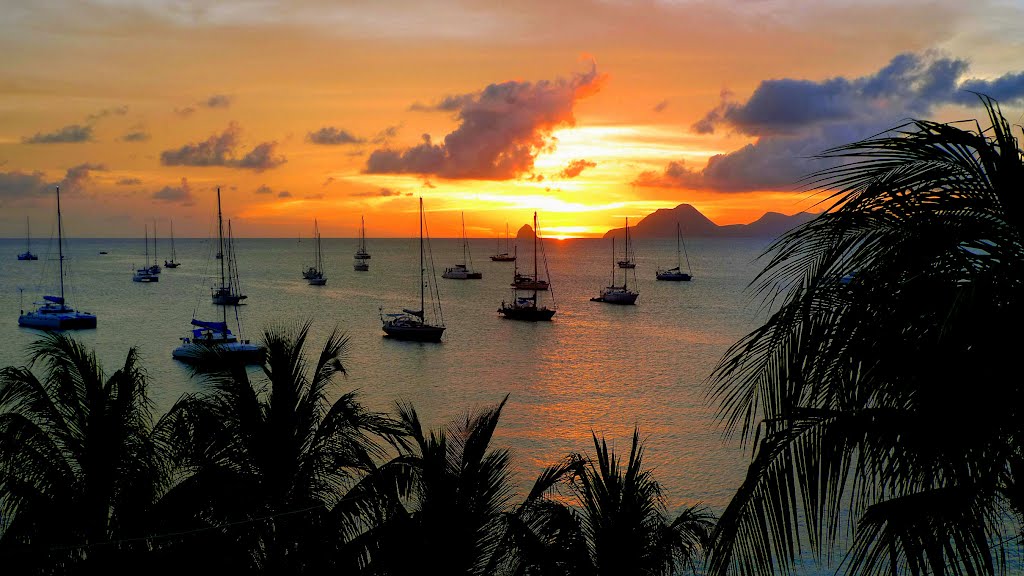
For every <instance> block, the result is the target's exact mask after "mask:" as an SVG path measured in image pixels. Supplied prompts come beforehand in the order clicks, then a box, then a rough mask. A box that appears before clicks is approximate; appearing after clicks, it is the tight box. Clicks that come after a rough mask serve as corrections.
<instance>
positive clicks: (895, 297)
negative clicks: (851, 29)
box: [710, 96, 1024, 574]
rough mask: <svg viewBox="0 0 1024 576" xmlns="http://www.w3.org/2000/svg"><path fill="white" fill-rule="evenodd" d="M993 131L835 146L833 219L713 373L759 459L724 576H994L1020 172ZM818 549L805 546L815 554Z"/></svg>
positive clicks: (1016, 457)
mask: <svg viewBox="0 0 1024 576" xmlns="http://www.w3.org/2000/svg"><path fill="white" fill-rule="evenodd" d="M981 101H982V103H983V105H984V107H985V110H986V112H987V114H988V119H989V121H990V123H991V127H990V128H988V129H986V130H982V129H981V127H980V126H978V125H977V124H975V126H974V127H973V129H972V128H970V127H968V128H963V127H960V126H957V125H956V124H940V123H936V122H930V121H923V120H914V121H910V122H909V123H907V124H905V125H903V126H900V127H897V128H895V129H893V130H892V131H890V132H887V133H884V134H881V135H878V136H875V137H872V138H869V139H867V140H863V141H860V142H856V143H853V144H850V145H846V146H840V147H838V148H834V149H831V150H828V151H826V152H824V153H823V154H822V157H823V158H826V159H838V160H842V161H844V162H843V163H841V164H838V165H837V166H836V167H833V168H829V169H826V170H823V171H821V172H819V173H816V174H814V175H812V176H811V177H810V178H809V182H810V184H811V186H812V187H818V188H820V189H821V190H824V191H827V192H826V193H827V200H825V202H827V203H828V206H827V209H826V211H825V212H824V213H822V214H821V215H820V216H819V217H817V218H816V219H815V220H813V221H811V222H809V223H807V224H805V225H802V226H800V227H798V228H797V229H795V230H793V231H791V232H789V233H788V234H786V235H784V236H783V237H782V238H780V239H779V240H777V241H776V242H775V243H774V245H773V246H772V247H771V248H770V249H769V251H768V254H771V258H770V260H769V261H768V264H767V266H766V268H765V270H764V271H763V272H762V273H761V274H760V275H759V277H758V278H757V280H755V285H757V287H758V290H760V291H761V294H763V295H764V296H765V298H766V302H767V303H768V304H769V306H770V310H772V311H773V312H772V314H771V316H770V318H769V320H768V321H767V322H766V323H765V324H764V326H762V327H760V328H758V329H757V330H755V331H754V332H752V333H751V334H750V335H748V336H746V337H745V338H744V339H742V340H741V341H740V342H738V343H737V344H735V345H734V346H733V347H732V348H731V349H730V350H729V352H728V353H727V354H726V356H725V358H724V359H723V360H722V361H721V363H720V364H719V366H718V367H717V369H716V371H715V373H714V374H713V376H712V385H713V392H712V394H713V396H714V398H716V399H717V400H718V401H719V402H720V403H721V414H722V418H723V420H724V423H725V425H726V428H727V429H728V430H729V431H730V432H733V433H736V432H738V433H739V434H740V436H741V438H742V440H743V441H744V442H749V443H752V445H753V447H754V451H753V457H752V462H751V465H750V468H749V471H748V474H747V477H746V479H745V480H744V482H743V484H742V485H741V486H740V488H739V489H738V491H737V493H736V494H735V496H734V497H733V499H732V501H731V502H730V504H729V506H728V508H727V509H726V510H725V512H724V513H723V515H722V518H721V520H720V522H719V523H718V525H717V529H716V531H715V535H714V537H715V539H714V547H713V554H712V561H711V563H710V568H711V573H712V574H725V573H726V572H727V571H730V569H731V570H733V571H736V572H738V573H741V574H773V573H776V572H777V571H778V570H782V571H787V570H790V569H792V568H793V566H794V562H795V559H796V558H797V557H798V556H799V555H800V554H801V553H802V552H803V551H808V550H809V551H810V552H811V553H812V554H813V555H814V556H816V557H818V558H819V559H821V560H824V561H828V560H829V559H830V558H831V550H832V548H833V547H835V546H837V545H840V546H848V552H847V553H845V554H844V555H843V559H842V560H843V563H842V569H844V570H846V571H847V572H848V573H851V574H895V573H899V572H910V573H914V574H920V573H933V574H945V573H954V574H960V573H963V574H978V573H981V574H991V573H993V572H995V571H997V569H998V567H999V566H1000V564H1001V563H1002V562H1003V561H1004V560H1005V557H1004V556H1003V553H1004V552H1005V551H1006V549H1007V542H1008V541H1012V538H1008V537H1012V536H1016V535H1018V534H1019V527H1020V520H1021V512H1022V511H1024V506H1022V503H1024V499H1022V491H1021V487H1020V485H1019V484H1018V483H1017V482H1016V473H1017V472H1019V471H1020V470H1021V469H1022V465H1024V461H1022V456H1024V446H1022V443H1021V440H1022V433H1024V429H1022V426H1024V414H1022V411H1021V407H1022V383H1024V380H1022V379H1021V378H1020V377H1019V376H1018V375H1017V373H1018V372H1019V371H1018V369H1017V363H1016V361H1015V360H1014V359H1015V358H1016V355H1017V354H1018V353H1019V348H1020V342H1021V339H1020V336H1019V330H1020V327H1021V325H1022V320H1024V314H1022V305H1024V298H1022V296H1024V292H1022V289H1024V235H1022V231H1024V161H1022V154H1021V150H1020V149H1019V147H1018V143H1017V141H1016V139H1015V138H1014V137H1013V135H1012V134H1011V126H1010V125H1009V123H1008V122H1007V121H1006V119H1004V118H1003V116H1002V115H1001V113H1000V110H999V108H998V105H997V104H996V103H995V102H994V101H993V100H991V99H989V98H987V97H984V96H982V97H981ZM805 545H809V548H804V546H805Z"/></svg>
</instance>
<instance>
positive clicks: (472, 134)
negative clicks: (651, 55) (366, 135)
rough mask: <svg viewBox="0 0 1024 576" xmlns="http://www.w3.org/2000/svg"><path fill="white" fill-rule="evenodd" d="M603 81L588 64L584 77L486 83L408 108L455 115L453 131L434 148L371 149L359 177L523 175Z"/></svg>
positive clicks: (426, 140)
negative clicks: (480, 87) (475, 89)
mask: <svg viewBox="0 0 1024 576" xmlns="http://www.w3.org/2000/svg"><path fill="white" fill-rule="evenodd" d="M605 80H606V76H605V75H603V74H599V73H598V72H597V66H596V65H595V64H592V65H591V68H590V70H589V71H588V72H586V73H582V74H576V75H575V76H573V78H571V79H569V80H565V79H561V78H560V79H557V80H554V81H547V80H542V81H540V82H536V83H533V82H516V81H510V82H504V83H501V84H491V85H490V86H487V87H486V88H484V89H483V90H481V91H479V92H474V93H471V94H462V95H455V96H448V97H446V98H444V99H443V100H442V101H441V102H440V103H437V104H434V105H432V106H424V105H414V108H415V109H424V110H442V111H448V112H455V113H456V118H457V119H458V121H459V126H458V127H457V128H456V129H455V131H453V132H451V133H450V134H448V135H447V136H445V138H444V141H442V142H440V143H435V142H434V141H433V140H432V138H431V137H430V135H429V134H424V135H423V136H422V139H421V142H420V143H419V144H418V145H416V146H412V147H410V148H406V149H393V148H380V149H377V150H374V151H373V152H372V153H371V154H370V156H369V158H368V159H367V162H366V168H365V170H364V172H365V173H368V174H419V175H433V176H438V177H441V178H448V179H480V180H509V179H513V178H516V177H519V176H520V175H523V174H528V173H530V172H531V171H532V170H533V164H534V160H535V159H536V157H537V154H538V153H540V152H542V151H545V150H549V149H551V148H552V147H553V145H554V143H553V141H552V139H551V132H552V131H554V130H555V129H556V128H560V127H562V126H573V125H574V124H575V117H574V116H573V106H574V105H575V103H576V101H577V100H580V99H582V98H585V97H587V96H589V95H591V94H594V93H595V92H597V91H598V90H600V89H601V86H602V85H603V84H604V82H605ZM417 106H418V107H417Z"/></svg>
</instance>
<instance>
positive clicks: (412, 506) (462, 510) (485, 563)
mask: <svg viewBox="0 0 1024 576" xmlns="http://www.w3.org/2000/svg"><path fill="white" fill-rule="evenodd" d="M507 400H508V396H505V399H504V400H502V401H501V403H499V404H498V405H497V406H496V407H493V408H490V409H486V410H483V411H481V412H480V413H478V414H475V415H467V416H466V417H465V418H464V419H462V420H460V421H458V422H456V423H454V424H451V425H449V426H447V427H445V428H443V429H441V430H438V431H436V432H435V431H431V432H429V434H428V433H426V432H425V431H424V430H423V426H422V424H421V423H420V419H419V416H418V414H417V413H416V410H415V409H414V408H413V407H412V406H410V405H408V404H404V403H400V404H399V405H398V413H399V422H400V426H399V427H400V428H401V429H402V431H403V433H404V436H405V438H406V444H405V446H404V447H403V449H402V452H401V454H399V455H398V456H397V457H396V458H395V459H393V460H392V461H390V462H388V463H387V464H385V465H383V466H381V468H380V469H379V470H378V471H377V472H376V473H375V476H374V485H375V487H376V488H375V490H376V491H377V494H379V495H383V496H386V495H388V493H390V498H389V499H388V500H387V502H388V503H387V504H386V505H384V506H383V507H382V508H381V509H380V515H379V516H378V517H377V518H376V519H375V520H374V523H375V524H376V528H375V530H374V533H373V536H374V539H373V542H372V544H371V545H370V546H369V547H368V549H369V550H370V552H369V563H368V564H367V565H366V567H365V569H366V572H367V573H369V574H382V575H383V574H388V575H399V574H400V575H405V574H423V573H438V574H450V575H467V576H468V575H483V574H491V573H493V571H494V566H495V565H496V562H498V560H499V558H498V552H499V550H500V549H501V543H502V539H503V537H504V529H503V528H504V515H505V514H506V513H508V511H509V510H510V502H511V498H512V486H511V483H510V469H509V452H508V450H505V449H491V448H490V442H491V440H492V438H493V435H494V430H495V428H496V426H497V424H498V418H499V417H500V415H501V409H502V407H503V406H504V405H505V402H506V401H507Z"/></svg>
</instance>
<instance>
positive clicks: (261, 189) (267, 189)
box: [255, 184, 274, 194]
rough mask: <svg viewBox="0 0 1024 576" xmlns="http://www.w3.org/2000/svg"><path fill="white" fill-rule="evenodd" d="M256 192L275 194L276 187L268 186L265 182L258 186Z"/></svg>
mask: <svg viewBox="0 0 1024 576" xmlns="http://www.w3.org/2000/svg"><path fill="white" fill-rule="evenodd" d="M255 192H256V193H257V194H273V193H274V189H273V188H271V187H270V186H267V185H266V184H263V185H262V186H260V187H259V188H257V189H256V190H255Z"/></svg>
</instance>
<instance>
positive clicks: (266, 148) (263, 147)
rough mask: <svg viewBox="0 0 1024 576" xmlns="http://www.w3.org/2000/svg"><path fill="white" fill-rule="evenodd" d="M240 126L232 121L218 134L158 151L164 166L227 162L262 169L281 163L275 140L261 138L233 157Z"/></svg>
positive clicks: (210, 164)
mask: <svg viewBox="0 0 1024 576" xmlns="http://www.w3.org/2000/svg"><path fill="white" fill-rule="evenodd" d="M240 133H241V129H240V128H239V127H238V124H236V123H234V122H232V123H231V124H228V127H227V128H226V129H225V130H224V132H223V133H221V134H214V135H213V136H210V137H209V138H207V139H206V140H204V141H202V142H196V143H194V144H186V145H184V146H182V147H181V148H178V149H173V150H164V151H163V152H161V153H160V163H161V164H163V165H164V166H228V167H232V168H246V169H250V170H255V171H256V172H262V171H264V170H268V169H270V168H275V167H277V166H280V165H281V164H284V163H285V162H286V161H287V160H286V159H285V158H284V157H283V156H278V155H275V153H274V151H275V149H276V147H277V142H262V143H260V144H257V145H256V147H255V148H253V149H252V150H250V151H249V152H247V153H246V154H245V155H244V156H242V158H240V159H238V158H236V157H235V154H236V152H237V149H238V146H239V142H238V135H239V134H240Z"/></svg>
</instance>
